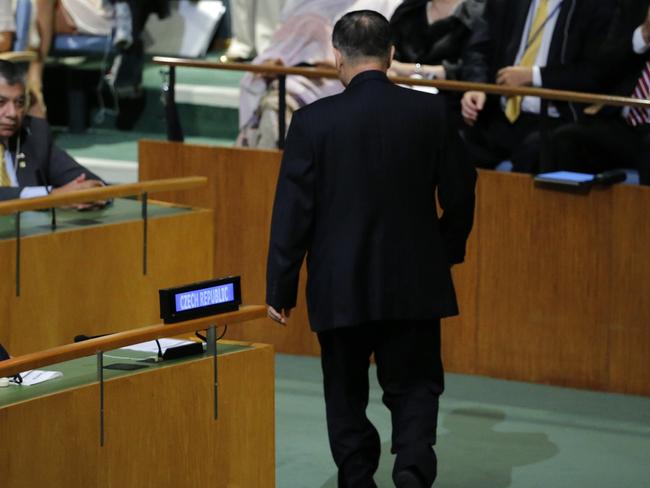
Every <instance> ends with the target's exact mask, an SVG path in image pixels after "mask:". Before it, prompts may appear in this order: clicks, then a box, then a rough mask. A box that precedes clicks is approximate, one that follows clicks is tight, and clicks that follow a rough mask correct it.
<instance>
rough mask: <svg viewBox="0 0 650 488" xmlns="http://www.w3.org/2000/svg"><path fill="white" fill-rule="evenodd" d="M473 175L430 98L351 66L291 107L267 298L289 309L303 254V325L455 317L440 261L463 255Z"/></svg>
mask: <svg viewBox="0 0 650 488" xmlns="http://www.w3.org/2000/svg"><path fill="white" fill-rule="evenodd" d="M475 178H476V173H475V171H474V169H473V168H472V167H471V166H470V165H469V164H468V163H467V161H466V158H465V157H464V154H463V151H462V148H461V146H460V145H459V140H458V136H457V134H456V133H455V131H454V130H453V127H452V126H451V124H450V123H449V121H448V120H447V118H446V111H445V107H444V101H443V99H442V97H439V96H433V95H429V94H424V93H421V92H417V91H412V90H408V89H405V88H401V87H398V86H396V85H393V84H392V83H390V82H389V81H388V79H387V78H386V75H385V74H384V73H382V72H379V71H366V72H363V73H361V74H359V75H357V76H356V77H355V78H354V79H353V80H352V81H351V83H350V84H349V86H348V87H347V88H346V90H345V91H344V92H343V93H342V94H340V95H336V96H333V97H329V98H325V99H322V100H319V101H317V102H315V103H313V104H311V105H309V106H307V107H304V108H303V109H301V110H299V111H297V112H296V113H295V114H294V116H293V120H292V122H291V127H290V130H289V134H288V137H287V145H286V150H285V152H284V157H283V159H282V165H281V169H280V175H279V179H278V185H277V193H276V199H275V205H274V208H273V222H272V227H271V239H270V247H269V257H268V269H267V302H268V303H269V304H270V305H272V306H273V307H275V308H292V307H294V306H295V303H296V294H297V287H298V273H299V270H300V266H301V264H302V261H303V258H304V256H305V253H306V254H307V266H308V281H307V304H308V310H309V318H310V322H311V327H312V329H313V330H315V331H323V330H328V329H333V328H337V327H346V326H353V325H357V324H361V323H365V322H370V321H375V320H389V319H431V318H433V317H443V316H448V315H454V314H456V313H457V305H456V299H455V294H454V289H453V284H452V281H451V274H450V266H451V265H452V264H453V263H459V262H461V261H462V260H463V258H464V254H465V241H466V239H467V236H468V235H469V232H470V229H471V226H472V220H473V211H474V185H475ZM436 188H437V190H438V201H439V203H440V207H441V208H442V209H443V214H442V217H441V218H438V215H437V212H436V205H435V194H436Z"/></svg>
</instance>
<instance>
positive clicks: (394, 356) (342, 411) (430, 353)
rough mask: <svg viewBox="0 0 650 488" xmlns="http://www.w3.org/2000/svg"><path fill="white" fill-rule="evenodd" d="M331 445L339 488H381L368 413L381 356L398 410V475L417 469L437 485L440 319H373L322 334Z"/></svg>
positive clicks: (390, 399) (393, 408)
mask: <svg viewBox="0 0 650 488" xmlns="http://www.w3.org/2000/svg"><path fill="white" fill-rule="evenodd" d="M318 340H319V342H320V345H321V361H322V368H323V380H324V389H325V406H326V411H327V430H328V434H329V440H330V447H331V450H332V454H333V457H334V462H335V463H336V465H337V467H338V469H339V474H338V479H339V483H338V486H339V487H340V488H365V487H376V484H375V482H374V481H373V474H374V473H375V471H376V470H377V466H378V464H379V455H380V449H381V448H380V440H379V434H378V433H377V430H376V429H375V427H374V426H373V425H372V423H371V422H370V421H369V420H368V417H367V416H366V408H367V406H368V388H369V385H368V368H369V366H370V357H371V355H372V354H373V353H374V357H375V362H376V364H377V378H378V380H379V384H380V385H381V387H382V390H383V402H384V404H385V405H386V406H387V407H388V409H389V410H390V412H391V419H392V426H393V433H392V448H391V452H393V453H394V454H397V457H396V460H395V465H394V470H393V475H395V473H397V472H399V471H401V470H403V469H407V468H408V469H413V470H414V471H416V472H417V473H418V475H419V476H420V477H421V478H422V480H423V481H424V483H425V486H431V485H432V484H433V481H434V480H435V477H436V471H437V463H436V456H435V453H434V452H433V448H432V446H433V445H434V444H435V442H436V427H437V418H438V397H439V396H440V394H441V393H442V391H443V389H444V376H443V368H442V361H441V358H440V320H438V319H435V320H429V321H385V322H372V323H368V324H363V325H359V326H356V327H346V328H340V329H334V330H331V331H327V332H320V333H318Z"/></svg>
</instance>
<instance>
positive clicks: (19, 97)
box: [0, 79, 25, 139]
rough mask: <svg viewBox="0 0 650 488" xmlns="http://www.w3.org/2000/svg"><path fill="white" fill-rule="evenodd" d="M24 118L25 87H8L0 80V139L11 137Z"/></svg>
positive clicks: (17, 85)
mask: <svg viewBox="0 0 650 488" xmlns="http://www.w3.org/2000/svg"><path fill="white" fill-rule="evenodd" d="M24 116H25V87H24V86H23V85H22V84H20V83H16V84H15V85H8V84H7V83H5V82H4V80H2V79H0V138H3V139H5V138H8V137H11V136H13V135H14V134H15V133H16V132H17V131H18V129H19V128H20V126H21V124H22V123H23V117H24Z"/></svg>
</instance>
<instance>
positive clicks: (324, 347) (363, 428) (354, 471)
mask: <svg viewBox="0 0 650 488" xmlns="http://www.w3.org/2000/svg"><path fill="white" fill-rule="evenodd" d="M369 327H370V326H358V327H347V328H342V329H335V330H331V331H327V332H321V333H319V334H318V341H319V342H320V345H321V363H322V368H323V384H324V392H325V408H326V413H327V431H328V435H329V441H330V448H331V450H332V455H333V457H334V462H335V463H336V466H337V467H338V469H339V473H338V480H339V483H338V486H339V488H366V487H368V488H372V487H376V485H375V482H374V481H373V475H374V473H375V471H376V470H377V466H378V465H379V454H380V450H381V446H380V441H379V434H378V433H377V430H376V429H375V427H374V426H373V425H372V423H371V422H370V420H368V417H367V416H366V408H367V406H368V367H369V365H370V354H371V347H370V345H369V342H370V341H369V340H368V339H367V338H366V334H367V333H368V330H367V329H368V328H369Z"/></svg>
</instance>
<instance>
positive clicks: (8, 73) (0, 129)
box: [0, 59, 104, 208]
mask: <svg viewBox="0 0 650 488" xmlns="http://www.w3.org/2000/svg"><path fill="white" fill-rule="evenodd" d="M25 71H26V70H25V69H24V67H23V66H21V65H19V64H15V63H11V62H9V61H5V60H2V59H0V163H1V164H0V200H9V199H12V198H32V197H38V196H45V195H47V194H48V193H52V194H56V193H64V192H70V191H75V190H83V189H87V188H93V187H98V186H103V185H104V183H103V182H102V180H101V179H100V178H99V177H98V176H96V175H94V174H93V173H91V172H90V171H88V170H87V169H86V168H84V167H83V166H81V165H80V164H79V163H77V162H76V161H75V160H74V159H72V157H70V155H68V154H67V153H66V152H65V151H63V150H61V149H59V148H58V147H57V146H56V145H54V143H53V142H52V134H51V132H50V127H49V125H48V123H47V122H46V121H45V120H43V119H38V118H32V117H27V116H25V111H26V109H27V94H26V91H25ZM99 204H101V202H95V203H88V204H81V205H78V206H76V207H77V208H86V207H88V206H89V205H99Z"/></svg>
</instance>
